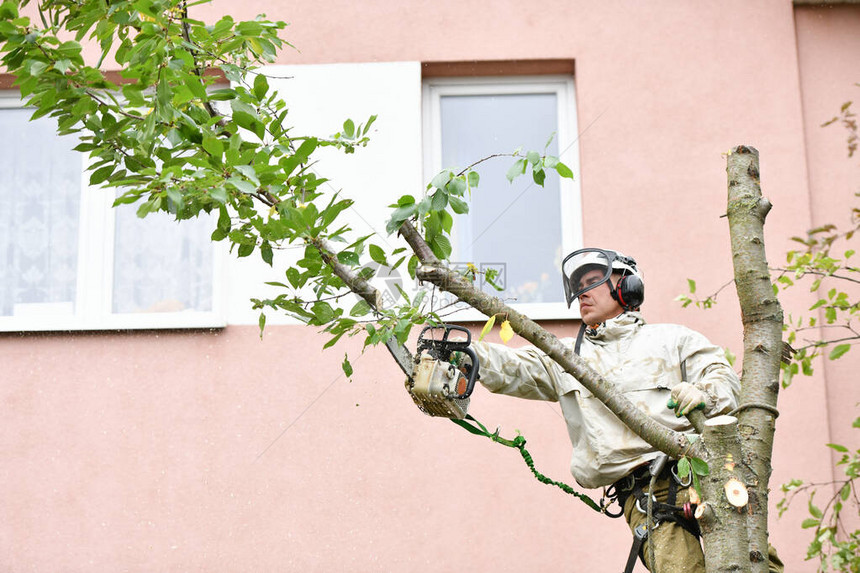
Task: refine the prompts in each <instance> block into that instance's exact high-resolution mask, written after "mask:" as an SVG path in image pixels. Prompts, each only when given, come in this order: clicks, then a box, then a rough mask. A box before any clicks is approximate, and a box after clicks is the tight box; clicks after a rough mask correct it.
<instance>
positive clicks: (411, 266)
mask: <svg viewBox="0 0 860 573" xmlns="http://www.w3.org/2000/svg"><path fill="white" fill-rule="evenodd" d="M419 262H420V261H419V260H418V257H417V256H415V255H412V256H411V257H410V258H409V262H408V263H406V270H407V272H408V273H409V277H410V278H412V279H415V270H416V269H417V268H418V263H419ZM855 424H860V418H857V420H855ZM857 427H860V425H858V426H857Z"/></svg>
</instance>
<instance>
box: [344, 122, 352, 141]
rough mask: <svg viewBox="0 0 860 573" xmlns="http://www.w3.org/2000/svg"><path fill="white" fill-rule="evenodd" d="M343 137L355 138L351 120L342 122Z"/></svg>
mask: <svg viewBox="0 0 860 573" xmlns="http://www.w3.org/2000/svg"><path fill="white" fill-rule="evenodd" d="M343 135H344V137H345V138H346V139H354V138H355V122H354V121H352V120H351V119H347V120H346V121H345V122H343Z"/></svg>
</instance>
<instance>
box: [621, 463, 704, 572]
mask: <svg viewBox="0 0 860 573" xmlns="http://www.w3.org/2000/svg"><path fill="white" fill-rule="evenodd" d="M658 480H665V481H667V482H668V493H667V498H666V502H665V503H663V502H660V501H657V498H656V497H655V496H654V493H653V492H654V485H655V484H656V482H657V481H658ZM646 484H647V485H646ZM688 485H689V482H688V481H686V480H681V479H680V478H679V477H678V472H677V463H676V462H675V461H672V462H669V460H668V456H666V455H665V454H663V455H661V456H659V457H657V458H655V459H654V460H652V461H651V462H650V463H648V464H647V465H644V466H640V467H639V468H638V469H636V470H634V471H633V472H632V473H630V474H628V475H627V476H625V477H623V478H621V479H620V480H618V481H617V482H615V483H614V484H612V485H611V486H609V488H607V496H608V497H610V498H611V499H613V500H614V501H617V502H618V504H619V505H621V507H622V508H623V507H624V506H625V505H626V503H627V500H628V499H629V498H630V497H631V496H633V497H634V499H635V500H636V501H635V505H634V509H633V511H639V512H640V513H643V514H645V515H646V519H645V523H642V524H640V525H639V526H637V527H636V528H635V529H634V531H633V545H632V546H631V547H630V553H629V555H628V557H627V565H626V567H625V569H624V573H630V572H631V571H633V567H634V565H635V564H636V558H637V556H638V557H639V558H640V559H642V563H643V565H646V566H647V564H645V560H644V557H643V555H642V546H643V545H644V544H645V543H646V542H648V543H653V540H652V539H651V535H650V534H651V532H652V531H654V530H656V529H657V528H658V527H660V525H661V524H663V523H666V522H673V523H676V524H678V525H679V526H681V527H683V528H684V529H685V530H686V531H687V532H689V533H690V534H691V535H693V536H695V537H696V538H697V539H698V538H699V537H700V536H701V533H700V531H699V525H698V523H697V522H696V520H695V518H694V517H693V514H694V511H695V509H696V505H695V504H692V503H690V502H687V503H685V504H684V505H682V506H681V507H678V506H676V503H677V494H678V486H681V487H687V486H688ZM649 553H650V555H651V558H652V560H653V558H654V549H653V547H651V549H650V551H649ZM649 569H650V570H652V571H653V563H651V566H650V567H649Z"/></svg>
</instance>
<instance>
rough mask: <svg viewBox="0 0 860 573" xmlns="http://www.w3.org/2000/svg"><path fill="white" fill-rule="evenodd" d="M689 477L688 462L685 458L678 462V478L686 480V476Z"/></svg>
mask: <svg viewBox="0 0 860 573" xmlns="http://www.w3.org/2000/svg"><path fill="white" fill-rule="evenodd" d="M688 475H690V460H689V459H688V458H686V457H683V458H681V459H680V460H678V477H679V478H681V479H682V480H683V479H686V478H687V476H688Z"/></svg>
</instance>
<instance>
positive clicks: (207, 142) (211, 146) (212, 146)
mask: <svg viewBox="0 0 860 573" xmlns="http://www.w3.org/2000/svg"><path fill="white" fill-rule="evenodd" d="M203 149H204V150H205V151H206V153H208V154H209V155H211V156H213V157H216V158H218V159H219V160H220V159H221V156H222V155H223V154H224V144H223V143H222V142H221V140H220V139H218V138H217V137H204V138H203Z"/></svg>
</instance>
